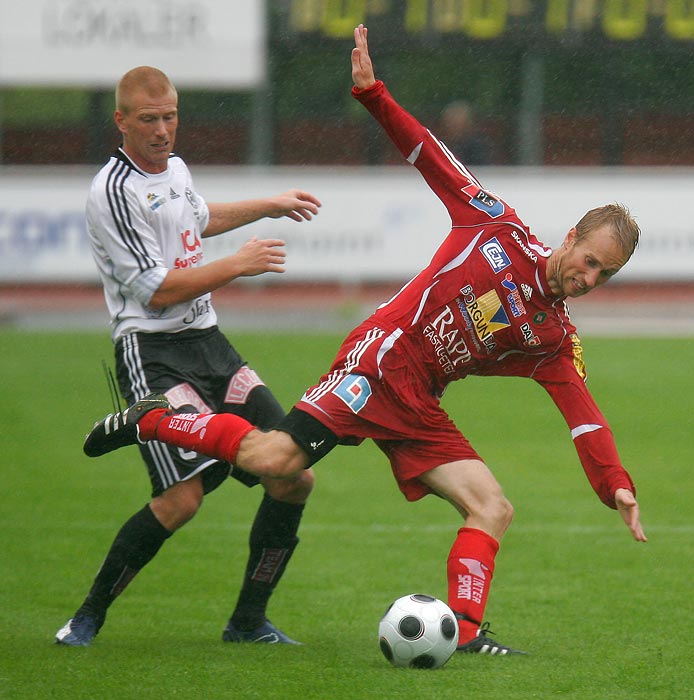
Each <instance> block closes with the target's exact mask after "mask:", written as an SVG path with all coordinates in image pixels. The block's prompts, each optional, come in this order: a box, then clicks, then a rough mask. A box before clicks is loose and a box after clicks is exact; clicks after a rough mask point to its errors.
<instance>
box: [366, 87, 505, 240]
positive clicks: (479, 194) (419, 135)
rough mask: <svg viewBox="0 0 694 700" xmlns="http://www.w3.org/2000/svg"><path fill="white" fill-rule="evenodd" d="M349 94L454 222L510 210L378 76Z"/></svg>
mask: <svg viewBox="0 0 694 700" xmlns="http://www.w3.org/2000/svg"><path fill="white" fill-rule="evenodd" d="M352 95H353V96H354V97H355V98H356V99H357V100H359V102H361V103H362V104H363V105H364V107H366V109H367V110H369V112H370V113H371V115H372V116H373V117H374V118H375V119H376V120H377V121H378V123H379V124H380V125H381V126H382V127H383V129H384V130H385V132H386V134H387V135H388V137H389V138H390V140H391V141H392V142H393V143H394V144H395V146H396V147H397V149H398V150H399V151H400V153H401V154H402V156H403V157H404V158H405V159H406V160H407V161H408V162H409V163H411V164H412V165H414V166H415V167H416V168H417V170H419V172H420V173H421V174H422V176H423V177H424V179H425V180H426V182H427V184H428V185H429V187H431V189H432V190H433V191H434V193H435V194H436V196H437V197H438V198H439V199H440V200H441V201H442V202H443V204H444V206H445V207H446V209H447V210H448V213H449V215H450V217H451V220H452V222H453V225H454V226H456V225H459V226H464V225H470V224H476V223H489V220H490V219H498V218H499V217H501V216H502V215H503V214H506V215H508V214H509V212H511V211H512V210H511V208H510V207H509V206H508V205H507V204H506V203H505V202H503V201H501V200H500V199H499V198H498V197H497V196H496V195H493V194H491V193H490V192H488V191H485V190H483V189H482V186H481V185H480V183H479V182H478V181H477V179H476V178H475V177H474V175H473V174H472V173H471V172H470V171H469V170H468V169H467V168H466V167H465V166H464V165H463V164H462V163H461V162H460V161H459V160H458V159H457V158H456V157H455V155H454V154H453V153H451V151H449V149H448V148H447V147H446V146H445V144H444V143H442V142H441V141H439V139H437V138H436V136H434V134H432V133H431V132H430V131H429V130H428V129H427V128H426V127H424V126H423V125H422V124H420V123H419V121H417V119H416V118H415V117H413V116H412V115H411V114H410V113H409V112H407V111H406V110H404V109H403V108H402V107H401V106H400V105H399V104H398V103H397V102H396V101H395V100H394V99H393V97H392V95H391V94H390V92H388V89H387V88H386V86H385V85H384V84H383V82H382V81H381V80H377V81H376V82H375V83H374V84H373V85H372V86H371V87H369V88H366V89H365V90H360V89H359V88H357V87H353V88H352Z"/></svg>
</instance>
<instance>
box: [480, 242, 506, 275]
mask: <svg viewBox="0 0 694 700" xmlns="http://www.w3.org/2000/svg"><path fill="white" fill-rule="evenodd" d="M480 251H481V253H482V255H484V257H485V258H486V259H487V262H488V263H489V264H490V266H491V268H492V270H494V272H501V271H502V270H503V269H505V268H507V267H509V266H510V265H511V258H509V257H508V255H506V251H505V250H504V249H503V247H502V245H501V243H499V241H498V240H497V239H496V237H494V238H491V239H490V240H488V241H487V242H486V243H484V244H483V245H481V246H480Z"/></svg>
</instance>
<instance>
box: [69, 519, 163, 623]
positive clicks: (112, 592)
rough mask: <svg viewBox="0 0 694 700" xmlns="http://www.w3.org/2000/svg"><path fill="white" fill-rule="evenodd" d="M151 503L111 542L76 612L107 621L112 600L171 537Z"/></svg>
mask: <svg viewBox="0 0 694 700" xmlns="http://www.w3.org/2000/svg"><path fill="white" fill-rule="evenodd" d="M171 534H172V533H171V532H169V531H168V530H167V529H166V528H165V527H164V526H163V525H162V524H161V523H160V522H159V521H158V520H157V519H156V517H155V516H154V513H152V510H151V509H150V507H149V505H146V506H145V507H144V508H143V509H142V510H140V511H138V512H137V513H135V515H133V516H132V517H131V518H130V519H129V520H128V521H127V522H126V523H125V524H124V525H123V527H122V528H121V529H120V531H119V532H118V534H117V535H116V539H115V540H114V541H113V544H112V545H111V549H109V551H108V554H107V555H106V559H105V560H104V563H103V564H102V565H101V568H100V569H99V573H98V574H97V575H96V578H95V579H94V583H93V584H92V587H91V590H90V591H89V594H88V595H87V597H86V599H85V601H84V603H82V605H81V607H80V608H79V610H78V611H77V613H76V614H81V613H86V614H89V615H92V616H94V617H96V618H97V620H98V621H99V624H100V625H101V624H103V621H104V618H105V617H106V611H107V610H108V607H109V606H110V605H111V603H112V602H113V601H114V600H115V599H116V598H117V597H118V596H119V595H120V594H121V593H122V592H123V591H124V590H125V588H126V586H127V585H128V584H129V583H130V581H132V580H133V578H135V575H136V574H137V573H138V571H140V569H142V568H143V567H144V566H145V565H146V564H147V563H148V562H150V561H151V560H152V558H153V557H154V555H155V554H156V553H157V552H158V551H159V549H160V548H161V546H162V545H163V544H164V541H165V540H166V539H167V538H169V537H171Z"/></svg>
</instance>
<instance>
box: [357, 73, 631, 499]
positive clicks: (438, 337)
mask: <svg viewBox="0 0 694 700" xmlns="http://www.w3.org/2000/svg"><path fill="white" fill-rule="evenodd" d="M353 94H354V96H355V97H356V99H358V100H359V101H360V102H361V103H362V104H363V105H364V106H365V107H366V108H367V109H368V110H369V112H370V113H371V114H372V115H373V116H374V117H375V118H376V119H377V120H378V121H379V122H380V124H381V125H382V126H383V128H384V129H385V131H386V133H387V134H388V136H389V137H390V138H391V139H392V141H393V142H394V144H395V145H396V146H397V148H398V149H399V150H400V152H401V153H402V155H403V156H404V157H405V158H406V159H407V160H408V161H409V162H410V163H411V164H412V165H414V166H415V167H416V168H417V169H418V170H419V172H420V173H421V174H422V176H423V177H424V179H425V180H426V182H427V184H428V185H429V187H431V189H432V190H433V191H434V193H435V194H436V195H437V196H438V197H439V199H440V200H441V202H442V203H443V204H444V206H445V207H446V209H447V210H448V213H449V215H450V218H451V223H452V228H451V231H450V233H449V234H448V236H447V237H446V239H445V240H444V242H443V243H442V244H441V246H440V247H439V249H438V250H437V251H436V253H435V254H434V256H433V258H432V260H431V262H430V263H429V265H428V266H427V267H426V268H425V269H424V270H422V271H421V272H420V273H419V274H418V275H417V276H416V277H414V278H413V279H412V280H410V282H408V283H407V284H406V285H405V286H404V287H403V288H402V289H401V290H400V291H399V292H398V293H397V294H396V295H395V296H394V297H393V298H392V299H390V300H389V301H388V302H386V303H385V304H383V305H382V306H381V307H379V309H378V310H377V311H376V312H375V313H374V314H373V316H372V317H371V318H370V319H368V321H367V322H366V324H372V325H373V326H377V327H378V328H381V329H383V331H384V332H385V334H386V335H389V336H390V337H391V338H392V339H393V342H397V344H398V345H399V346H401V347H405V348H406V349H407V352H408V355H409V356H410V359H411V361H412V367H413V369H414V370H415V371H417V372H418V373H419V374H420V375H421V377H422V378H423V379H424V380H425V381H426V382H427V384H428V386H430V388H431V391H432V392H434V393H436V394H438V395H439V396H440V395H441V394H442V393H443V391H444V389H445V387H446V385H447V384H448V383H449V382H451V381H452V380H454V379H461V378H464V377H465V376H467V375H470V374H472V375H492V376H494V375H503V376H519V377H529V378H532V379H534V380H535V381H537V382H538V383H539V384H541V385H542V386H543V387H544V388H545V389H546V390H547V392H548V393H549V394H550V396H551V397H552V399H553V400H554V402H555V404H556V405H557V407H558V408H559V410H560V411H561V413H562V415H563V416H564V419H565V420H566V422H567V424H568V426H569V429H570V431H571V436H572V438H573V441H574V444H575V447H576V450H577V452H578V456H579V458H580V460H581V463H582V465H583V468H584V470H585V472H586V474H587V476H588V479H589V480H590V483H591V485H592V486H593V488H594V489H595V491H596V493H597V494H598V495H599V497H600V498H601V500H602V501H603V502H604V503H606V504H607V505H609V506H610V507H612V508H614V507H615V503H614V492H615V490H616V489H618V488H626V489H629V490H631V491H632V492H633V491H634V485H633V483H632V481H631V478H630V477H629V475H628V473H627V472H626V471H625V470H624V468H623V467H622V466H621V464H620V460H619V456H618V454H617V449H616V446H615V443H614V438H613V435H612V431H611V430H610V428H609V425H608V423H607V421H606V420H605V417H604V416H603V414H602V413H601V411H600V409H599V408H598V407H597V405H596V403H595V401H594V400H593V398H592V396H591V394H590V392H589V391H588V388H587V387H586V384H585V378H586V373H585V367H584V364H583V358H582V350H581V342H580V339H579V337H578V335H577V333H576V328H575V327H574V326H573V325H572V323H571V321H570V319H569V314H568V310H567V307H566V304H565V303H564V300H563V299H558V298H556V297H554V296H552V294H551V292H550V290H549V287H548V284H547V276H546V266H547V259H548V258H549V256H550V254H551V252H552V251H551V249H550V248H549V247H547V246H545V245H544V244H543V243H541V242H540V241H538V240H537V239H536V238H535V236H534V235H533V234H532V233H531V232H530V229H529V228H528V227H527V226H526V225H525V224H524V223H523V222H522V221H521V220H520V219H519V218H518V215H517V214H516V212H515V211H514V209H513V208H512V207H510V206H509V205H508V204H507V203H506V202H504V201H503V200H502V199H501V198H499V197H497V196H496V195H495V194H493V193H492V192H490V191H489V190H485V189H483V188H482V186H481V184H480V183H479V182H478V181H477V180H476V179H475V177H474V176H473V175H472V173H470V172H469V171H468V170H467V169H466V168H465V166H464V165H462V164H461V163H460V162H459V161H458V160H457V159H456V157H455V156H454V155H453V154H452V153H451V152H450V151H449V150H448V149H447V148H446V146H445V145H444V144H443V143H442V142H441V141H439V140H438V139H437V138H436V137H435V136H434V135H433V134H432V133H431V132H430V131H429V130H428V129H426V128H425V127H424V126H422V125H421V124H420V123H419V122H418V121H417V120H416V119H415V118H414V117H413V116H412V115H411V114H409V113H408V112H406V111H405V110H404V109H403V108H402V107H400V106H399V105H398V104H397V103H396V102H395V100H394V99H393V97H392V96H391V95H390V93H389V92H388V90H387V89H386V87H385V85H384V84H383V82H381V81H380V80H379V81H377V82H376V83H375V84H374V85H373V86H372V87H370V88H368V89H366V90H359V89H357V88H354V89H353ZM374 369H375V371H378V370H377V368H374Z"/></svg>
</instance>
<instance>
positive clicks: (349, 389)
mask: <svg viewBox="0 0 694 700" xmlns="http://www.w3.org/2000/svg"><path fill="white" fill-rule="evenodd" d="M333 394H335V396H337V397H338V398H340V399H342V400H343V401H344V402H345V403H346V404H347V406H349V408H350V409H351V410H352V411H354V413H359V411H361V409H362V408H364V406H366V402H367V401H368V400H369V396H371V386H370V385H369V380H368V379H367V378H366V377H362V376H361V375H359V374H348V375H347V376H346V377H345V378H344V379H343V380H342V381H341V382H340V383H339V384H338V385H337V386H336V387H335V388H334V389H333Z"/></svg>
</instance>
